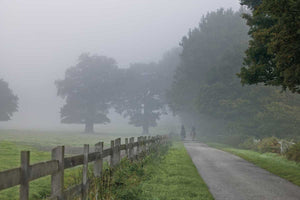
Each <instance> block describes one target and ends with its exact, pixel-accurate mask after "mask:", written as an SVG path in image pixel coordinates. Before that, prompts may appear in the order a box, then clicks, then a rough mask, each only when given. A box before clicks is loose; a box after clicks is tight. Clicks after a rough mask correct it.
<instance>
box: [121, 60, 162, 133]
mask: <svg viewBox="0 0 300 200" xmlns="http://www.w3.org/2000/svg"><path fill="white" fill-rule="evenodd" d="M159 84H160V81H159V78H158V74H157V66H156V64H155V63H150V64H142V63H136V64H132V65H131V66H130V68H129V69H126V70H125V71H124V77H123V89H122V91H123V92H122V94H121V95H120V98H119V100H118V103H117V104H116V110H117V111H118V112H119V113H123V115H124V116H125V117H129V124H132V125H134V126H136V127H142V128H143V134H148V133H149V127H154V126H156V125H157V123H156V121H157V120H158V119H159V118H160V116H161V114H162V113H163V107H164V103H163V101H162V94H163V91H164V90H163V89H162V88H161V87H160V85H159Z"/></svg>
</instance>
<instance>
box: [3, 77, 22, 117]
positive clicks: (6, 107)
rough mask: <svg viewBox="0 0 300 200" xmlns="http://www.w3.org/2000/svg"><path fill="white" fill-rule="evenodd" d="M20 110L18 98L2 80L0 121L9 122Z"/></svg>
mask: <svg viewBox="0 0 300 200" xmlns="http://www.w3.org/2000/svg"><path fill="white" fill-rule="evenodd" d="M17 110H18V97H17V96H16V95H14V94H13V92H12V91H11V89H10V88H9V87H8V83H7V82H5V81H4V80H2V79H0V121H8V120H10V119H11V117H12V115H13V113H14V112H16V111H17Z"/></svg>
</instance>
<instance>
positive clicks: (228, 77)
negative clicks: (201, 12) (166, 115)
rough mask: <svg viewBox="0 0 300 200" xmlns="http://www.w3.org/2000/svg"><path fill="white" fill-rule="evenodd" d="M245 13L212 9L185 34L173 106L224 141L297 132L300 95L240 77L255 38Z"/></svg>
mask: <svg viewBox="0 0 300 200" xmlns="http://www.w3.org/2000/svg"><path fill="white" fill-rule="evenodd" d="M240 14H241V11H240V12H233V11H232V10H223V9H220V10H218V11H216V12H211V13H208V14H207V15H206V16H205V17H203V18H202V20H201V22H200V24H199V27H197V28H196V29H194V30H192V31H190V32H189V33H188V35H187V36H185V37H183V39H182V43H181V45H182V47H183V50H182V54H181V62H180V65H179V67H178V68H177V70H176V73H175V77H174V82H173V84H172V89H171V90H170V91H169V93H168V99H169V102H170V107H171V108H172V111H173V112H175V113H176V114H178V115H179V116H180V118H181V119H182V121H183V123H184V124H186V125H188V126H198V128H197V129H198V130H199V132H200V131H201V132H202V134H203V135H206V136H209V137H212V136H213V137H218V138H221V139H220V140H222V142H224V139H226V138H230V137H229V136H233V135H238V136H239V137H240V136H241V137H246V136H247V135H248V136H249V135H251V136H255V137H264V136H272V135H275V136H283V135H284V136H287V135H290V136H291V135H293V136H296V135H297V134H299V131H297V129H298V130H299V128H300V124H299V120H300V114H299V109H300V103H299V102H300V96H299V95H298V96H299V97H297V95H292V94H290V93H288V92H286V93H280V92H279V91H278V88H275V87H274V88H273V87H266V86H263V85H261V84H258V85H252V86H248V85H247V86H244V87H243V86H242V85H241V84H240V80H239V79H238V77H237V76H236V73H237V72H238V71H239V70H240V68H241V66H242V63H243V57H244V51H245V49H247V44H248V40H249V37H248V34H247V32H248V27H247V26H246V24H245V22H244V21H243V19H242V18H241V17H240ZM288 116H289V117H288ZM287 127H292V128H287ZM239 137H238V138H239ZM235 139H236V138H234V139H232V141H233V140H235ZM238 142H241V141H238Z"/></svg>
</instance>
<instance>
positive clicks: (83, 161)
mask: <svg viewBox="0 0 300 200" xmlns="http://www.w3.org/2000/svg"><path fill="white" fill-rule="evenodd" d="M167 140H168V138H167V136H154V137H150V136H148V137H145V136H141V137H138V138H137V141H136V142H135V141H134V138H133V137H132V138H129V140H128V138H126V139H125V143H124V144H121V138H117V139H115V140H112V141H111V146H110V148H107V149H103V142H99V143H97V144H95V151H94V152H90V151H89V145H88V144H85V145H84V149H83V154H80V155H75V156H71V157H66V158H65V157H64V156H65V149H64V146H58V147H56V148H54V149H52V152H51V158H52V160H49V161H45V162H40V163H35V164H32V165H31V164H30V152H29V151H22V152H21V166H20V167H19V168H14V169H9V170H5V171H1V172H0V191H1V190H4V189H6V188H10V187H13V186H16V185H20V195H19V196H20V200H28V199H29V182H30V181H32V180H35V179H38V178H41V177H44V176H48V175H51V196H50V197H49V199H57V200H62V199H71V198H72V197H74V196H78V195H80V196H81V199H87V194H88V186H89V180H88V163H89V162H94V176H96V177H100V176H101V174H102V169H103V159H104V158H107V157H110V162H109V163H110V166H111V167H114V166H116V165H117V164H118V163H119V162H120V160H121V151H125V155H126V156H127V157H128V158H130V159H135V158H137V157H138V156H139V155H140V153H141V152H146V151H147V150H149V149H150V148H156V147H158V146H159V145H164V144H166V143H167ZM79 165H82V166H83V168H82V183H81V184H79V185H75V186H73V187H71V188H69V189H67V190H64V170H65V169H68V168H73V167H76V166H79Z"/></svg>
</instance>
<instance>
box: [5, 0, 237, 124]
mask: <svg viewBox="0 0 300 200" xmlns="http://www.w3.org/2000/svg"><path fill="white" fill-rule="evenodd" d="M219 7H223V8H233V9H234V10H238V9H239V7H240V5H239V1H238V0H233V1H232V0H211V1H204V0H200V1H199V0H190V1H182V0H175V1H168V0H152V1H148V0H133V1H124V0H101V1H83V0H81V1H79V0H64V1H60V0H51V1H39V0H30V1H11V0H2V1H1V2H0V27H1V28H0V44H1V45H0V76H1V78H3V79H4V80H5V81H7V82H8V83H9V87H10V88H11V89H12V90H13V92H14V93H15V94H16V95H17V96H18V97H19V103H18V112H16V113H14V115H13V117H12V120H10V121H8V122H0V126H1V127H4V128H14V129H15V128H18V129H21V128H26V129H62V128H70V127H73V128H75V129H76V128H77V127H80V125H78V126H77V125H70V124H67V125H63V124H61V123H60V115H59V111H60V108H61V106H62V105H63V102H64V101H63V100H62V99H61V98H59V97H57V89H56V86H55V84H54V82H55V80H57V79H62V78H63V77H64V73H65V70H66V69H67V68H69V67H71V66H74V65H76V63H77V62H78V56H79V55H80V54H81V53H84V52H89V53H91V54H92V55H93V54H98V55H106V56H109V57H113V58H114V59H115V60H116V61H117V63H118V66H119V67H120V68H128V67H129V65H130V63H136V62H144V63H149V62H157V61H159V60H160V59H161V58H162V55H163V54H164V52H166V51H168V50H169V49H171V48H173V47H178V46H179V43H180V41H181V38H182V37H183V36H184V35H186V34H187V33H188V31H189V29H191V28H192V27H196V26H197V25H198V24H199V21H200V19H201V16H202V15H204V14H206V13H207V12H208V11H212V10H215V9H216V8H219ZM109 116H110V118H111V120H112V121H111V123H110V124H108V125H99V126H114V125H116V124H124V125H126V124H127V120H125V119H123V118H122V117H121V116H120V115H119V114H116V113H112V114H109ZM163 118H166V117H163ZM167 118H169V119H168V120H172V115H171V116H169V117H167Z"/></svg>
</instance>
